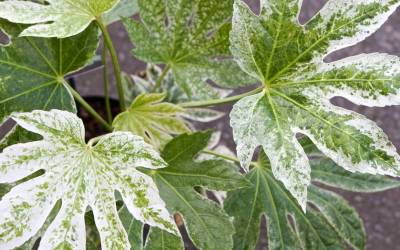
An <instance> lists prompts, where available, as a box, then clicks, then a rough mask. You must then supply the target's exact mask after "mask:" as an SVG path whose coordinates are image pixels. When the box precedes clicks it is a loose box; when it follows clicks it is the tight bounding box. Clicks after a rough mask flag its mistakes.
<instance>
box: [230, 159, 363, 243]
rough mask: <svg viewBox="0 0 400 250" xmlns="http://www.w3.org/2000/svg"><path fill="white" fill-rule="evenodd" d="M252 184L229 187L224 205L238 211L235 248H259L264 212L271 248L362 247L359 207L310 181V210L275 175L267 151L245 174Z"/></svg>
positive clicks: (231, 212)
mask: <svg viewBox="0 0 400 250" xmlns="http://www.w3.org/2000/svg"><path fill="white" fill-rule="evenodd" d="M246 178H247V179H248V180H249V181H250V182H251V183H252V184H253V185H252V186H251V187H249V188H244V189H240V190H235V191H231V192H229V193H228V197H227V199H226V201H225V203H224V204H225V210H226V211H227V212H228V214H229V215H231V216H234V222H235V230H236V233H235V235H234V236H233V239H234V248H233V249H249V250H250V249H255V247H256V244H257V240H258V236H259V235H260V231H259V230H260V223H261V218H262V217H263V216H265V217H266V219H267V230H268V246H269V249H318V250H321V249H346V248H347V246H346V244H348V245H350V246H352V247H353V248H354V249H364V247H365V233H364V229H363V224H362V221H361V220H360V218H359V216H358V214H357V213H356V211H355V210H354V209H353V208H352V207H351V206H349V204H348V203H347V202H346V201H345V200H344V199H343V198H341V197H339V196H337V195H335V194H333V193H331V192H329V191H325V190H322V189H320V188H319V187H316V186H310V187H309V193H310V195H309V200H308V202H309V204H311V206H310V207H308V211H307V214H305V213H303V211H302V209H301V207H300V206H299V204H298V203H297V201H296V199H295V198H294V197H293V196H292V195H291V194H290V193H289V192H287V190H286V188H285V187H284V185H283V184H282V183H281V182H279V181H277V180H276V179H275V177H274V175H273V173H272V171H271V166H270V164H269V162H268V160H267V158H266V156H265V155H264V154H262V156H261V160H260V161H259V163H258V164H257V165H256V166H255V167H254V168H253V169H252V170H251V171H250V172H249V173H248V174H247V175H246Z"/></svg>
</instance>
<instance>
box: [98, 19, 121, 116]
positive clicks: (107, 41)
mask: <svg viewBox="0 0 400 250" xmlns="http://www.w3.org/2000/svg"><path fill="white" fill-rule="evenodd" d="M96 22H97V25H98V26H99V28H100V29H101V31H102V33H103V36H104V41H105V44H106V46H107V48H108V50H109V51H110V55H111V60H112V63H113V66H114V74H115V81H116V84H117V89H118V96H119V105H120V107H121V111H125V110H126V104H125V94H124V86H123V85H122V74H121V66H120V65H119V60H118V55H117V52H116V51H115V48H114V45H113V42H112V40H111V37H110V34H109V33H108V30H107V27H106V26H105V25H104V23H103V21H102V20H101V18H97V19H96Z"/></svg>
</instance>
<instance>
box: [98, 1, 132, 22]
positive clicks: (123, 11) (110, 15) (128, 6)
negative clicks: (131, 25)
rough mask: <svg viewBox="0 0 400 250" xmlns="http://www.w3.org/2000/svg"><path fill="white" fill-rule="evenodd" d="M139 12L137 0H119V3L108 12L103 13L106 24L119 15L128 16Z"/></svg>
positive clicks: (119, 16) (116, 19) (114, 20)
mask: <svg viewBox="0 0 400 250" xmlns="http://www.w3.org/2000/svg"><path fill="white" fill-rule="evenodd" d="M137 12H139V6H138V2H137V0H120V1H119V3H118V4H117V5H116V6H115V7H114V8H113V9H112V10H111V11H109V12H107V13H105V14H104V15H103V19H104V22H105V23H106V24H111V23H114V22H116V21H118V20H120V18H121V17H130V16H133V15H134V14H136V13H137Z"/></svg>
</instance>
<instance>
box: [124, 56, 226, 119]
mask: <svg viewBox="0 0 400 250" xmlns="http://www.w3.org/2000/svg"><path fill="white" fill-rule="evenodd" d="M145 72H146V77H145V78H142V77H138V76H132V78H133V80H134V82H133V81H131V80H129V76H126V77H127V78H125V79H126V81H124V82H125V86H126V87H125V93H126V95H127V98H125V99H126V101H127V102H129V103H130V102H132V101H133V100H134V97H136V96H138V95H141V94H144V93H149V92H152V90H153V88H154V86H155V84H156V82H157V80H158V79H159V77H160V75H161V74H162V69H161V68H160V67H158V66H157V65H153V64H148V65H147V69H146V71H145ZM161 90H162V92H164V93H166V97H165V99H164V101H165V102H170V103H174V104H179V103H182V102H188V101H189V98H188V97H187V95H186V94H185V93H184V92H183V90H182V89H181V88H180V87H179V85H177V84H176V83H175V79H174V77H173V74H172V73H171V72H169V73H168V74H167V76H166V77H165V78H164V80H163V82H162V84H161ZM216 91H218V92H219V93H220V95H221V97H224V96H226V95H228V94H230V92H231V91H224V90H216ZM193 99H194V100H198V98H197V97H196V96H194V97H193V98H192V100H193ZM224 115H225V113H223V112H218V111H215V110H212V109H205V108H203V109H201V108H198V109H186V110H185V112H184V113H182V116H183V117H184V118H186V119H189V120H191V121H197V122H212V121H215V120H218V119H219V118H221V117H222V116H224Z"/></svg>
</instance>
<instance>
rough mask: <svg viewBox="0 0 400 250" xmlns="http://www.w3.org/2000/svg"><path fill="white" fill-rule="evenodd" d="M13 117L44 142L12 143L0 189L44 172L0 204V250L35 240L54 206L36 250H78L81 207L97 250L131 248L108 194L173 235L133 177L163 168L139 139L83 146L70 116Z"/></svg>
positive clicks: (3, 157) (113, 138) (0, 168)
mask: <svg viewBox="0 0 400 250" xmlns="http://www.w3.org/2000/svg"><path fill="white" fill-rule="evenodd" d="M12 117H13V119H14V120H15V121H16V122H17V123H18V125H20V126H21V127H23V128H25V129H27V130H29V131H32V132H35V133H38V134H40V135H41V136H43V140H41V141H37V142H31V143H26V144H17V145H14V146H11V147H8V148H6V149H5V150H4V152H3V153H1V154H0V183H11V182H15V181H17V180H20V179H22V178H24V177H27V176H29V175H31V174H32V173H34V172H36V171H38V170H45V173H44V174H42V175H40V176H39V177H36V178H33V179H32V180H30V181H28V182H24V183H22V184H19V185H17V186H16V187H15V188H13V189H12V190H11V191H10V193H8V194H7V195H5V196H4V198H3V199H2V200H1V201H0V212H1V215H0V248H1V249H12V248H15V247H18V246H20V245H22V244H23V243H24V242H25V241H27V240H28V239H29V238H30V237H32V236H33V235H35V233H36V232H37V231H38V230H39V229H40V228H41V226H42V225H43V223H44V221H45V220H46V218H47V216H48V215H49V213H50V211H51V210H52V209H53V207H54V206H55V203H56V202H57V201H58V200H61V201H62V207H61V209H60V211H59V212H58V214H57V216H56V218H55V220H54V221H53V222H52V223H51V224H50V226H49V228H48V229H47V230H46V232H45V234H44V236H43V238H42V240H41V244H40V249H43V250H47V249H59V248H63V249H84V248H85V242H86V232H85V223H84V216H85V213H86V209H87V207H90V208H92V210H93V213H94V217H95V222H96V226H97V228H98V230H99V233H100V236H101V243H102V249H127V250H128V249H130V244H129V240H128V237H127V234H126V232H125V230H124V228H123V226H122V223H121V221H120V220H119V217H118V213H117V208H116V200H115V197H114V192H115V191H119V192H120V193H121V194H122V197H123V200H124V202H125V204H126V206H127V208H128V210H129V211H130V212H131V213H132V215H133V216H134V217H135V218H136V219H138V220H140V221H142V222H143V223H147V224H149V225H151V226H155V227H160V228H162V229H164V230H167V231H169V232H172V233H176V232H177V229H176V226H175V224H174V221H173V219H172V218H171V217H170V215H169V213H168V211H167V209H166V208H165V203H164V202H163V201H162V200H161V198H160V196H159V194H158V189H157V186H156V185H155V183H154V182H153V180H152V178H150V177H149V176H147V175H145V174H143V173H140V172H139V171H138V170H136V167H144V168H150V169H157V168H163V167H166V163H165V162H164V161H163V160H162V159H161V157H160V156H159V155H158V153H157V152H156V151H155V150H154V149H152V147H151V146H150V145H148V144H146V143H145V142H144V141H143V139H142V138H140V137H138V136H135V135H133V134H131V133H125V132H124V133H122V132H118V133H112V134H108V135H105V136H103V137H102V138H101V139H100V140H99V141H98V142H97V144H96V145H92V143H91V142H89V144H88V145H86V144H85V142H84V128H83V124H82V121H81V120H80V119H79V118H78V117H77V116H76V115H74V114H72V113H69V112H65V111H59V110H52V111H49V112H46V111H33V112H31V113H16V114H13V116H12Z"/></svg>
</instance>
